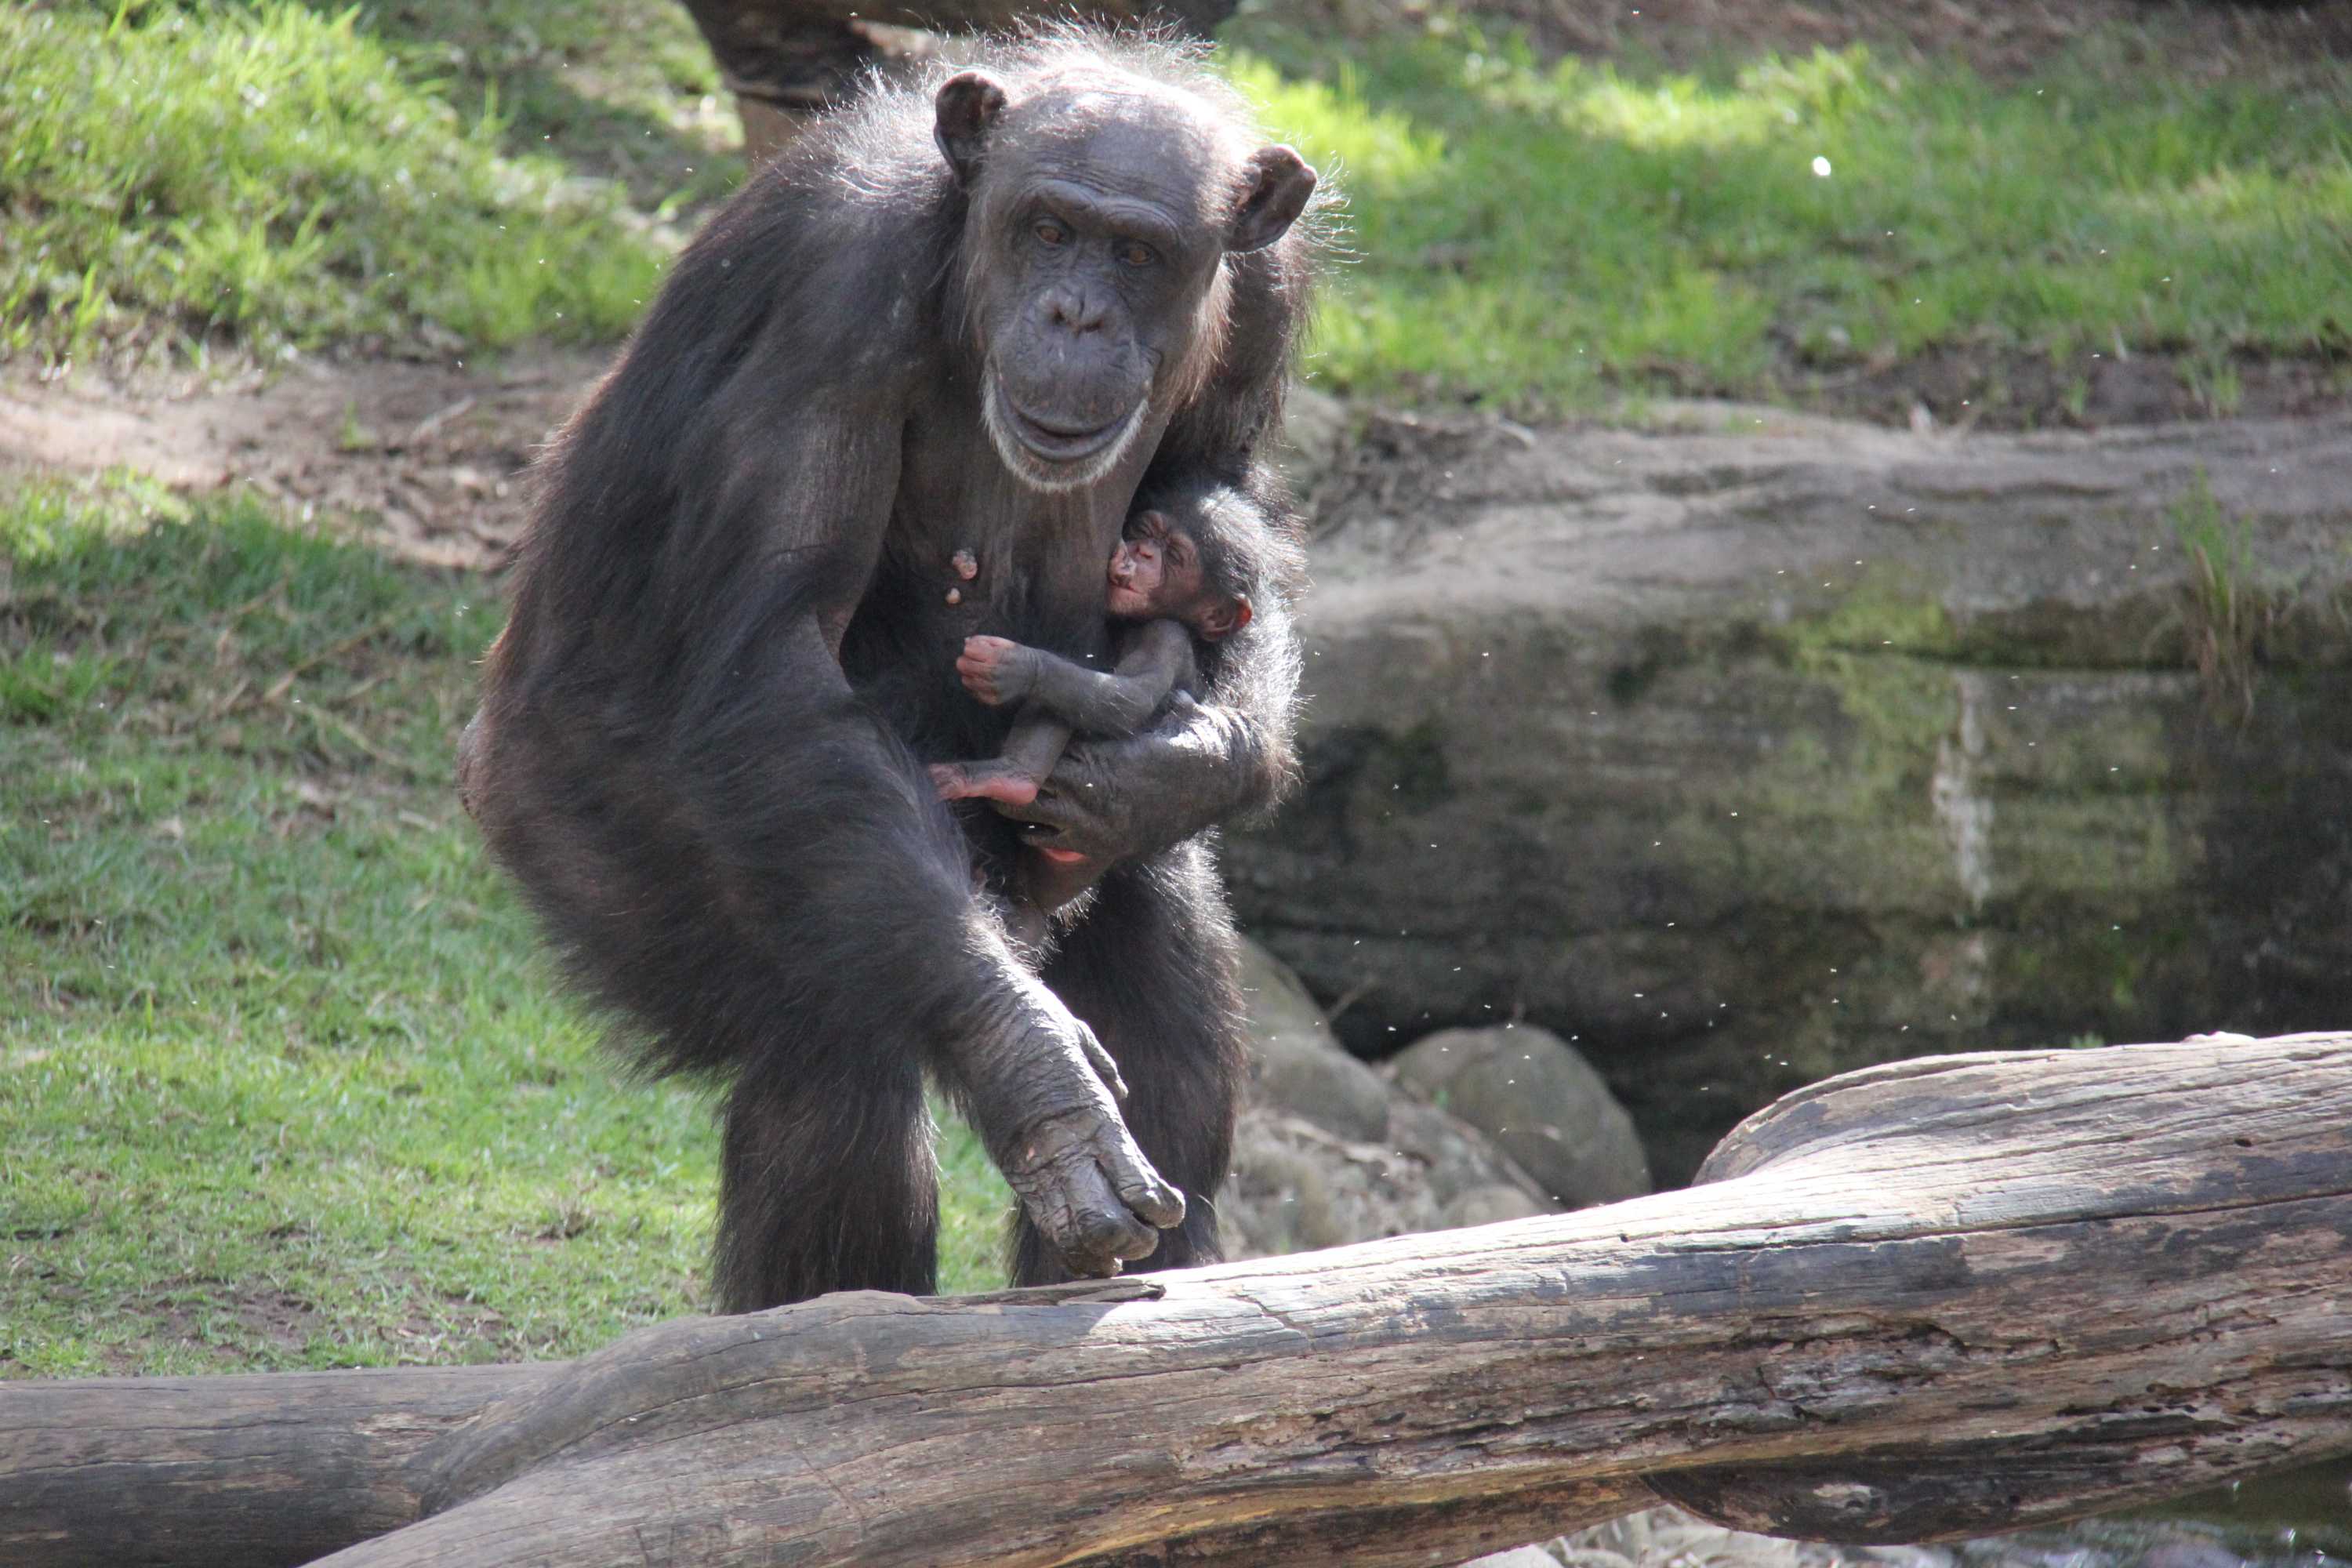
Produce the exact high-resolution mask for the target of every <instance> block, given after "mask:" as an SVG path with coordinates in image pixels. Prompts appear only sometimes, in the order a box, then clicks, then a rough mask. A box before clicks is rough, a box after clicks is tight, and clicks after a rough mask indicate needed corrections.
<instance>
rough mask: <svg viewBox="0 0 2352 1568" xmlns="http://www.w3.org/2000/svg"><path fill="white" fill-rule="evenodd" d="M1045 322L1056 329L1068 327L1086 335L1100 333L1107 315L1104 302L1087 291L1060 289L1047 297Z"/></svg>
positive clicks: (1051, 291) (1054, 290)
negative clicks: (1094, 332)
mask: <svg viewBox="0 0 2352 1568" xmlns="http://www.w3.org/2000/svg"><path fill="white" fill-rule="evenodd" d="M1104 315H1105V310H1104V304H1103V301H1102V300H1100V299H1099V298H1097V297H1096V296H1094V295H1093V294H1091V293H1090V292H1088V291H1087V290H1085V289H1069V288H1059V289H1052V290H1050V291H1049V292H1048V293H1047V294H1046V296H1045V320H1046V321H1048V322H1050V323H1051V324H1053V325H1054V326H1056V327H1067V328H1068V329H1069V330H1070V331H1074V332H1077V333H1080V334H1084V333H1087V332H1093V331H1101V330H1102V324H1103V320H1104Z"/></svg>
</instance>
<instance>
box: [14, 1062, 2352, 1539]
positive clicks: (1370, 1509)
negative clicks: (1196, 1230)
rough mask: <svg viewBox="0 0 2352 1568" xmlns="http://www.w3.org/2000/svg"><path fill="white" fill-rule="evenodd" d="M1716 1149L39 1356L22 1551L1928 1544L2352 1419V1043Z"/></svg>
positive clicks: (2343, 1446)
mask: <svg viewBox="0 0 2352 1568" xmlns="http://www.w3.org/2000/svg"><path fill="white" fill-rule="evenodd" d="M1701 1174H1702V1178H1703V1180H1704V1182H1705V1183H1706V1184H1704V1185H1701V1186H1697V1187H1694V1188H1692V1189H1689V1190H1686V1191H1683V1192H1675V1193H1667V1194H1659V1195H1657V1196H1655V1197H1650V1198H1643V1199H1638V1200H1635V1201H1633V1202H1630V1203H1623V1204H1617V1205H1611V1206H1609V1207H1605V1208H1597V1209H1588V1210H1585V1211H1583V1212H1581V1213H1579V1214H1573V1215H1556V1216H1546V1217H1543V1218H1539V1219H1532V1220H1521V1221H1516V1222H1513V1223H1510V1224H1507V1225H1499V1226H1486V1227H1483V1228H1480V1229H1475V1230H1464V1231H1453V1232H1445V1233H1439V1234H1433V1235H1427V1236H1412V1237H1397V1238H1395V1239H1392V1240H1389V1241H1382V1242H1374V1243H1370V1244H1367V1245H1363V1246H1359V1247H1345V1248H1340V1249H1337V1250H1334V1251H1330V1252H1325V1253H1316V1254H1307V1255H1303V1256H1298V1257H1293V1258H1279V1259H1265V1260H1260V1261H1256V1262H1252V1263H1245V1264H1231V1265H1225V1266H1223V1267H1220V1268H1208V1269H1202V1270H1197V1271H1192V1272H1189V1273H1182V1274H1175V1275H1169V1276H1165V1277H1161V1278H1159V1279H1136V1280H1122V1281H1111V1282H1107V1283H1102V1284H1095V1285H1076V1286H1068V1287H1060V1288H1055V1289H1045V1290H1037V1291H1021V1292H1005V1293H1003V1294H1000V1295H996V1296H990V1297H975V1298H963V1299H940V1300H914V1299H910V1298H907V1297H899V1296H888V1295H881V1294H876V1293H854V1294H844V1295H838V1296H832V1297H827V1298H824V1300H817V1301H813V1302H809V1303H805V1304H803V1305H802V1306H799V1307H793V1308H786V1309H782V1310H778V1311H774V1312H765V1313H759V1314H754V1315H751V1316H748V1317H740V1318H723V1319H720V1318H700V1319H687V1320H682V1321H677V1322H674V1323H667V1324H663V1325H660V1326H658V1327H656V1328H653V1329H648V1330H646V1331H641V1332H639V1333H636V1334H633V1335H631V1336H629V1337H628V1338H626V1339H624V1340H622V1341H619V1342H616V1343H615V1344H614V1345H612V1346H611V1347H609V1348H607V1349H606V1350H604V1351H602V1352H598V1353H596V1354H595V1355H593V1356H590V1357H587V1358H586V1359H584V1360H583V1361H580V1362H578V1363H571V1364H565V1365H547V1366H533V1367H484V1368H446V1369H434V1370H429V1371H413V1372H392V1373H318V1374H307V1373H306V1374H278V1375H266V1376H248V1377H228V1378H209V1379H155V1380H119V1379H105V1380H95V1381H90V1382H83V1383H64V1384H0V1561H6V1562H8V1563H15V1564H19V1565H21V1568H46V1565H48V1564H58V1563H89V1562H106V1563H125V1564H128V1563H172V1564H174V1565H176V1568H205V1565H206V1564H210V1563H237V1564H257V1563H295V1562H299V1561H302V1560H303V1559H304V1558H305V1557H307V1556H309V1555H310V1554H312V1553H314V1552H319V1551H321V1550H324V1549H326V1548H328V1547H330V1546H332V1545H334V1544H336V1543H338V1542H350V1541H361V1540H362V1538H363V1537H366V1536H368V1535H370V1534H371V1533H372V1532H375V1531H391V1533H388V1534H382V1535H379V1536H377V1537H376V1538H375V1539H373V1540H367V1541H362V1543H361V1544H357V1545H352V1546H351V1547H350V1548H349V1549H348V1550H345V1551H343V1552H339V1553H338V1554H336V1555H335V1556H334V1557H332V1558H331V1561H332V1562H333V1563H338V1564H345V1565H352V1568H356V1565H366V1568H385V1565H390V1564H409V1563H415V1564H424V1563H433V1564H439V1565H447V1564H467V1565H488V1564H525V1563H549V1564H559V1563H560V1564H562V1565H564V1568H598V1565H603V1564H613V1565H615V1568H618V1565H620V1564H629V1565H631V1568H642V1565H643V1564H646V1563H656V1564H678V1565H686V1564H702V1563H709V1564H718V1563H726V1564H730V1565H732V1564H742V1563H793V1564H796V1565H802V1568H817V1565H822V1564H835V1563H838V1564H851V1563H855V1564H859V1565H861V1568H889V1565H895V1564H906V1565H915V1564H923V1565H927V1568H928V1565H948V1564H994V1565H1007V1568H1009V1565H1012V1564H1038V1565H1043V1564H1052V1563H1062V1564H1067V1563H1087V1564H1095V1565H1107V1564H1147V1563H1149V1564H1162V1563H1168V1564H1172V1563H1229V1564H1234V1565H1236V1568H1238V1565H1239V1564H1243V1563H1258V1564H1282V1563H1328V1562H1332V1561H1345V1562H1347V1563H1349V1564H1351V1568H1360V1565H1377V1564H1385V1563H1396V1564H1403V1563H1441V1562H1445V1561H1450V1560H1454V1559H1458V1558H1460V1557H1464V1556H1466V1555H1469V1554H1471V1553H1473V1552H1478V1551H1481V1550H1486V1549H1489V1548H1492V1547H1495V1546H1498V1545H1505V1544H1508V1543H1510V1542H1516V1541H1521V1540H1527V1539H1531V1538H1535V1537H1538V1536H1543V1535H1548V1534H1551V1533H1555V1532H1557V1531H1561V1530H1565V1529H1569V1528H1573V1527H1575V1526H1578V1525H1581V1524H1586V1523H1591V1522H1594V1521H1599V1520H1601V1519H1605V1518H1608V1517H1610V1516H1612V1515H1614V1514H1618V1513H1622V1512H1625V1511H1628V1510H1632V1509H1634V1508H1638V1507H1643V1506H1645V1505H1646V1504H1648V1503H1649V1502H1651V1501H1654V1500H1655V1499H1656V1498H1659V1497H1663V1498H1666V1499H1669V1500H1673V1501H1675V1502H1677V1503H1680V1504H1682V1505H1683V1506H1684V1507H1685V1508H1689V1509H1691V1510H1695V1511H1696V1512H1698V1513H1701V1514H1704V1515H1706V1516H1707V1517H1709V1518H1712V1519H1715V1520H1718V1521H1722V1522H1725V1523H1727V1524H1733V1525H1738V1526H1739V1527H1742V1528H1746V1529H1753V1530H1763V1531H1772V1532H1776V1533H1780V1534H1790V1535H1801V1536H1810V1537H1815V1538H1821V1539H1833V1540H1843V1541H1916V1540H1925V1539H1928V1538H1932V1537H1935V1536H1939V1535H1950V1534H1958V1533H1969V1532H1981V1531H1994V1530H2002V1529H2007V1528H2011V1527H2015V1526H2019V1525H2024V1524H2028V1523H2033V1522H2039V1521H2049V1520H2053V1519H2059V1518H2063V1517H2067V1516H2070V1515H2074V1514H2079V1513H2084V1512H2088V1511H2092V1510H2097V1509H2103V1508H2109V1507H2114V1506H2117V1505H2120V1504H2123V1503H2126V1502H2131V1501H2135V1500H2144V1499H2149V1498H2157V1497H2163V1496H2168V1495H2179V1494H2181V1493H2184V1492H2188V1491H2190V1490H2193V1489H2197V1488H2200V1487H2205V1486H2210V1485H2212V1484H2214V1483H2216V1482H2219V1481H2221V1480H2225V1479H2229V1478H2231V1477H2232V1476H2238V1475H2243V1474H2248V1473H2252V1472H2255V1471H2259V1470H2263V1469H2266V1468H2278V1467H2283V1466H2285V1465H2289V1464H2294V1463H2300V1462H2305V1461H2307V1460H2312V1459H2317V1458H2324V1457H2326V1456H2327V1455H2329V1454H2331V1453H2336V1452H2342V1451H2347V1450H2352V1035H2328V1036H2304V1037H2289V1038H2284V1039H2276V1040H2267V1041H2261V1042H2255V1041H2249V1040H2244V1039H2241V1038H2234V1037H2232V1038H2223V1039H2209V1040H2202V1041H2192V1042H2189V1043H2186V1044H2180V1045H2158V1046H2140V1047H2117V1048H2114V1049H2107V1050H2082V1051H2052V1052H2038V1053H2025V1054H2018V1055H2007V1056H1977V1057H1948V1058H1929V1059H1922V1060H1916V1061H1909V1062H1903V1063H1898V1064H1895V1065H1893V1066H1889V1067H1885V1068H1873V1069H1870V1070H1868V1071H1864V1072H1861V1073H1855V1074H1853V1075H1850V1076H1848V1077H1845V1078H1843V1079H1835V1080H1832V1081H1831V1082H1828V1083H1825V1084H1822V1085H1819V1086H1816V1087H1813V1088H1811V1089H1803V1090H1801V1091H1799V1092H1798V1093H1796V1094H1793V1095H1790V1096H1789V1097H1788V1098H1786V1099H1784V1100H1780V1102H1779V1103H1777V1104H1776V1105H1774V1106H1773V1107H1771V1108H1770V1109H1769V1110H1766V1111H1764V1112H1762V1113H1761V1114H1759V1116H1757V1117H1756V1118H1754V1119H1752V1120H1751V1121H1748V1123H1746V1124H1745V1125H1743V1126H1742V1127H1741V1128H1740V1129H1738V1131H1736V1132H1735V1133H1734V1134H1733V1136H1732V1137H1731V1138H1730V1139H1728V1140H1727V1142H1725V1143H1724V1144H1723V1146H1722V1147H1721V1148H1719V1149H1718V1150H1717V1152H1716V1153H1715V1155H1714V1157H1713V1158H1711V1159H1710V1160H1709V1161H1708V1163H1707V1164H1706V1169H1705V1170H1704V1171H1703V1172H1702V1173H1701ZM412 1520H414V1521H418V1522H414V1523H406V1527H405V1528H395V1527H397V1526H401V1525H403V1524H404V1522H405V1521H412Z"/></svg>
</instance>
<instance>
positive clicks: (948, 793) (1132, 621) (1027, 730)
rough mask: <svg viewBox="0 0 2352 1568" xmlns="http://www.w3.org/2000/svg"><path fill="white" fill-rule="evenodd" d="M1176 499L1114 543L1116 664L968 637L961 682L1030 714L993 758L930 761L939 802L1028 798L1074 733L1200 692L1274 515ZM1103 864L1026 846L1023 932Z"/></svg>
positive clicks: (1130, 523) (1255, 571)
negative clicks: (1208, 657)
mask: <svg viewBox="0 0 2352 1568" xmlns="http://www.w3.org/2000/svg"><path fill="white" fill-rule="evenodd" d="M1169 505H1170V507H1171V508H1173V509H1174V510H1175V515H1174V516H1171V510H1163V509H1162V508H1161V507H1158V506H1146V507H1143V508H1140V509H1139V510H1137V511H1136V512H1135V513H1134V514H1133V515H1132V516H1130V517H1129V519H1128V520H1127V527H1126V529H1125V530H1124V535H1125V537H1123V538H1122V539H1121V540H1120V542H1119V545H1118V549H1116V550H1114V551H1112V552H1111V557H1110V570H1109V573H1108V576H1109V591H1108V595H1106V600H1107V603H1106V605H1105V609H1106V612H1107V613H1108V615H1109V616H1110V618H1111V619H1112V620H1113V621H1115V622H1118V623H1119V625H1118V626H1117V627H1116V628H1115V631H1114V635H1113V638H1112V643H1111V651H1112V655H1113V658H1114V660H1115V663H1114V667H1113V668H1111V669H1110V670H1109V671H1108V673H1106V672H1104V671H1101V670H1094V669H1088V668H1086V667H1085V666H1084V665H1081V664H1075V663H1073V662H1071V661H1070V660H1068V659H1066V658H1060V657H1058V656H1057V655H1055V654H1050V653H1047V652H1045V650H1043V649H1042V648H1034V647H1027V646H1026V645H1024V644H1022V643H1017V642H1013V640H1011V639H1010V638H1008V637H966V638H965V639H964V645H963V652H962V654H961V655H960V656H959V657H958V658H957V659H956V672H957V673H958V674H959V675H961V676H962V678H963V684H964V688H965V689H967V690H969V691H970V692H971V694H972V695H973V696H974V697H977V698H978V699H980V700H982V702H985V703H987V704H988V705H989V706H991V707H996V706H998V705H1000V704H1003V703H1015V704H1018V705H1019V708H1020V711H1019V713H1018V714H1017V715H1016V716H1015V718H1014V719H1013V730H1012V732H1011V733H1010V734H1008V735H1007V736H1006V737H1005V740H1004V750H1003V752H1001V753H1000V754H999V755H998V756H997V757H996V758H995V759H994V760H993V761H989V762H968V763H933V764H932V767H931V782H932V783H933V784H936V785H937V786H938V788H939V793H940V799H941V800H1001V801H1004V802H1006V803H1008V804H1010V805H1025V804H1026V803H1027V802H1029V801H1031V800H1034V799H1035V798H1036V795H1037V787H1038V785H1040V784H1043V783H1044V782H1045V776H1046V775H1047V774H1048V773H1052V772H1053V771H1054V764H1055V763H1057V762H1059V761H1060V760H1061V756H1062V751H1063V748H1064V747H1066V746H1067V745H1068V744H1069V743H1070V738H1071V736H1072V735H1073V734H1087V735H1107V736H1121V735H1131V734H1134V733H1135V732H1136V731H1139V730H1140V729H1142V728H1143V727H1144V725H1146V724H1147V723H1149V722H1150V721H1151V719H1152V718H1153V717H1154V716H1155V715H1157V714H1158V713H1159V712H1160V710H1162V708H1163V707H1164V706H1165V705H1166V703H1167V702H1168V700H1169V699H1170V698H1171V696H1173V695H1174V694H1176V693H1178V692H1182V693H1184V694H1186V695H1188V696H1192V695H1197V694H1198V693H1199V691H1200V689H1201V687H1202V664H1201V661H1202V655H1203V653H1204V652H1205V650H1206V649H1207V648H1208V647H1211V646H1213V645H1214V644H1216V643H1218V642H1220V641H1222V640H1223V639H1224V638H1226V637H1231V636H1233V635H1234V633H1235V632H1238V631H1240V630H1241V629H1242V628H1243V627H1244V626H1248V625H1249V623H1250V595H1251V594H1252V593H1253V592H1254V591H1255V589H1256V586H1257V583H1258V579H1259V576H1260V574H1261V573H1263V572H1264V571H1265V569H1266V566H1267V563H1265V561H1264V560H1262V559H1261V557H1262V556H1263V554H1264V553H1265V552H1264V550H1263V549H1262V548H1261V545H1262V543H1263V541H1262V539H1261V537H1260V536H1261V535H1262V534H1263V533H1264V522H1263V520H1262V519H1260V518H1259V517H1258V515H1257V513H1256V512H1255V510H1254V509H1253V508H1250V507H1247V506H1225V507H1219V506H1216V505H1213V504H1197V505H1194V506H1191V507H1178V506H1177V505H1176V503H1174V502H1171V503H1169ZM1180 519H1181V521H1179V520H1180ZM1103 870H1104V868H1103V867H1100V866H1095V865H1089V864H1087V863H1085V862H1083V861H1080V862H1076V863H1071V862H1067V861H1063V860H1059V859H1056V858H1053V857H1051V856H1049V855H1045V854H1043V853H1041V852H1039V851H1036V850H1031V851H1028V852H1025V853H1024V855H1023V856H1022V858H1021V868H1020V871H1019V872H1018V874H1017V882H1018V886H1017V887H1016V889H1015V895H1016V896H1015V900H1014V907H1013V910H1011V911H1010V912H1009V913H1008V916H1007V920H1006V924H1007V926H1008V927H1009V928H1010V929H1011V931H1012V933H1013V937H1014V939H1015V940H1016V941H1018V942H1022V943H1023V944H1024V945H1025V946H1027V947H1030V948H1032V949H1034V948H1035V947H1037V946H1038V945H1040V944H1041V943H1042V942H1043V941H1044V939H1045V916H1047V915H1049V914H1051V913H1053V911H1054V910H1057V909H1059V908H1061V907H1062V906H1063V905H1064V904H1066V903H1068V902H1069V901H1070V900H1072V899H1075V898H1076V897H1077V896H1078V895H1079V894H1080V893H1083V892H1085V891H1086V890H1087V888H1089V887H1091V886H1092V885H1093V883H1094V881H1095V879H1096V878H1097V877H1098V876H1100V875H1101V873H1102V871H1103Z"/></svg>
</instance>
